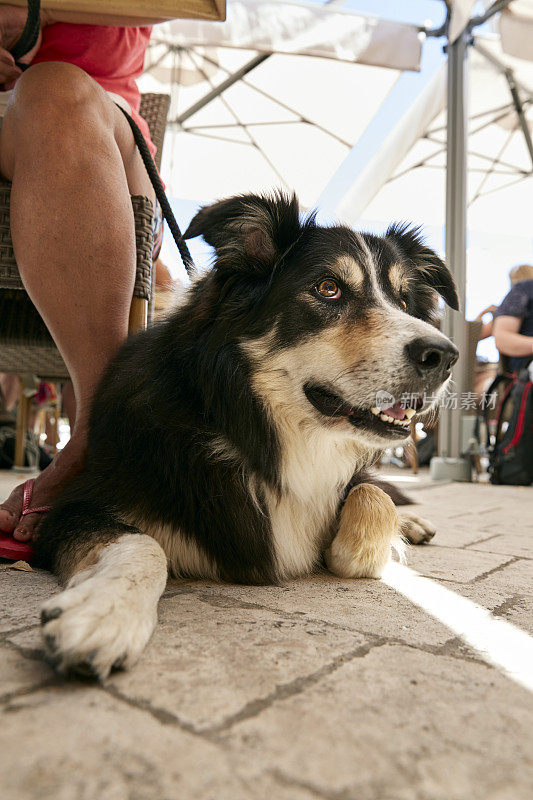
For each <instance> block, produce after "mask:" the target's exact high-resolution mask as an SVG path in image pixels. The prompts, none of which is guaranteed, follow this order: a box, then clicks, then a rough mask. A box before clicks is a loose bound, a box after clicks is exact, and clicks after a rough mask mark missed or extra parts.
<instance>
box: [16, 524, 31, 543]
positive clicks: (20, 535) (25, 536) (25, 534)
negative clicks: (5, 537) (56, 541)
mask: <svg viewBox="0 0 533 800" xmlns="http://www.w3.org/2000/svg"><path fill="white" fill-rule="evenodd" d="M13 539H16V540H17V542H30V541H31V540H32V539H33V531H31V530H28V528H23V527H21V526H20V525H19V527H18V528H15V530H14V531H13Z"/></svg>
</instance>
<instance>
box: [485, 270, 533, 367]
mask: <svg viewBox="0 0 533 800" xmlns="http://www.w3.org/2000/svg"><path fill="white" fill-rule="evenodd" d="M509 277H510V278H511V285H512V288H511V291H510V292H509V293H508V294H507V295H506V296H505V297H504V299H503V301H502V302H501V304H500V306H499V308H498V310H497V311H496V312H495V313H494V325H493V330H492V332H493V335H494V339H495V341H496V347H497V348H498V350H499V351H500V353H501V354H502V355H505V356H508V357H509V367H510V369H511V370H512V371H513V372H517V371H519V370H520V369H522V368H524V367H526V366H527V365H528V364H529V362H530V361H531V359H532V358H533V266H531V265H529V264H521V265H520V266H518V267H514V268H513V269H512V270H511V272H510V273H509Z"/></svg>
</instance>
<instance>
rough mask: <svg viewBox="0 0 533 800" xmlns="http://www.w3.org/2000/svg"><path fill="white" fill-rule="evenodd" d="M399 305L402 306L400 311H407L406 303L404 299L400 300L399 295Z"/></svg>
mask: <svg viewBox="0 0 533 800" xmlns="http://www.w3.org/2000/svg"><path fill="white" fill-rule="evenodd" d="M400 305H401V307H402V311H407V303H406V302H405V300H402V298H401V297H400Z"/></svg>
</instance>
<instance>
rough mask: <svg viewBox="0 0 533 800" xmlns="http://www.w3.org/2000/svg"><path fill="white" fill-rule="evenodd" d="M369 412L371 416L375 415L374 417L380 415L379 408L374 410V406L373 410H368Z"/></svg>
mask: <svg viewBox="0 0 533 800" xmlns="http://www.w3.org/2000/svg"><path fill="white" fill-rule="evenodd" d="M370 411H371V412H372V413H373V414H375V415H376V417H379V414H380V411H379V408H376V407H375V406H374V408H371V409H370Z"/></svg>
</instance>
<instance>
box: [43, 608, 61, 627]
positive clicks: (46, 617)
mask: <svg viewBox="0 0 533 800" xmlns="http://www.w3.org/2000/svg"><path fill="white" fill-rule="evenodd" d="M62 613H63V609H62V608H59V606H56V607H55V608H43V609H42V611H41V625H46V623H47V622H50V620H52V619H57V618H58V617H60V616H61V614H62Z"/></svg>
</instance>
